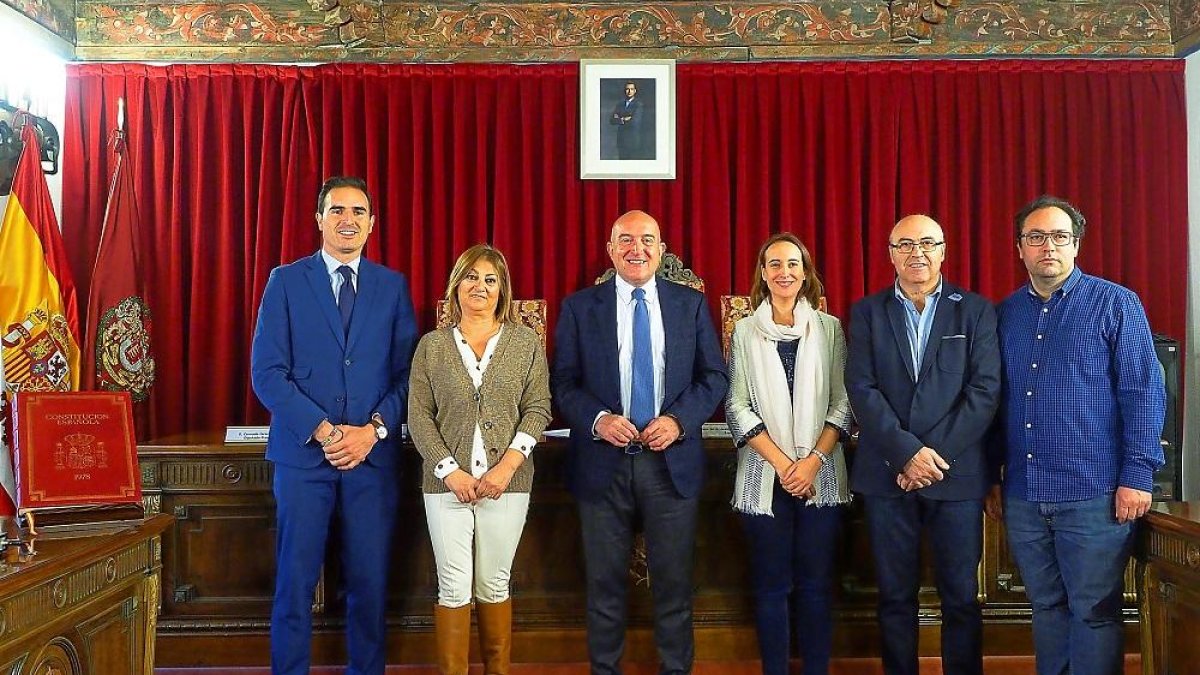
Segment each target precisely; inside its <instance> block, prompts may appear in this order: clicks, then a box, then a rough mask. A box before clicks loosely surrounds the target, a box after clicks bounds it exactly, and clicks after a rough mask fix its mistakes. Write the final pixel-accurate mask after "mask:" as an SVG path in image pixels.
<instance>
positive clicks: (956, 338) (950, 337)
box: [942, 333, 967, 340]
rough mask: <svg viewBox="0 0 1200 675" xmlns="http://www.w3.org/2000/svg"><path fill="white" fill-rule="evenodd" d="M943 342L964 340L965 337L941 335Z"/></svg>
mask: <svg viewBox="0 0 1200 675" xmlns="http://www.w3.org/2000/svg"><path fill="white" fill-rule="evenodd" d="M942 339H943V340H966V339H967V336H966V335H963V334H962V333H959V334H958V335H943V336H942Z"/></svg>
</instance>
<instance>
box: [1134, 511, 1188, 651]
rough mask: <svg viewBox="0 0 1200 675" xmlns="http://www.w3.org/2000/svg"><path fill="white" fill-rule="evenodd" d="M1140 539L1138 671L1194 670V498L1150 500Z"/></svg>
mask: <svg viewBox="0 0 1200 675" xmlns="http://www.w3.org/2000/svg"><path fill="white" fill-rule="evenodd" d="M1140 539H1141V541H1140V542H1139V543H1140V546H1139V553H1138V559H1139V561H1140V562H1141V568H1142V569H1141V599H1142V672H1143V673H1145V674H1146V675H1190V674H1191V673H1197V672H1200V640H1198V639H1197V636H1198V635H1200V502H1174V503H1169V504H1158V505H1155V507H1154V509H1153V510H1152V511H1150V513H1148V514H1146V519H1145V521H1144V523H1143V525H1142V531H1141V537H1140Z"/></svg>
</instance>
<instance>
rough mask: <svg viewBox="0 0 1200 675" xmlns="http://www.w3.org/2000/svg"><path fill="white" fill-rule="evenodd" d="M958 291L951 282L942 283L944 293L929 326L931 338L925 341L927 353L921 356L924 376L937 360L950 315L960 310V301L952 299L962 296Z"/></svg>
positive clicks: (922, 374) (939, 299)
mask: <svg viewBox="0 0 1200 675" xmlns="http://www.w3.org/2000/svg"><path fill="white" fill-rule="evenodd" d="M956 291H957V289H955V288H954V287H953V286H951V285H950V284H947V283H943V284H942V295H941V296H940V297H939V298H938V303H937V309H935V310H934V312H933V325H932V326H930V327H929V339H928V340H927V341H926V342H925V354H923V355H922V356H921V376H922V377H924V376H925V373H926V372H927V371H928V370H929V364H931V363H933V362H934V361H936V360H937V353H938V348H939V347H941V346H942V336H944V335H945V334H946V327H947V326H948V325H949V323H950V317H951V316H953V315H954V313H955V312H957V311H958V302H957V301H956V300H952V299H951V298H952V297H955V296H957V297H961V296H960V295H959V294H958V293H957V292H956Z"/></svg>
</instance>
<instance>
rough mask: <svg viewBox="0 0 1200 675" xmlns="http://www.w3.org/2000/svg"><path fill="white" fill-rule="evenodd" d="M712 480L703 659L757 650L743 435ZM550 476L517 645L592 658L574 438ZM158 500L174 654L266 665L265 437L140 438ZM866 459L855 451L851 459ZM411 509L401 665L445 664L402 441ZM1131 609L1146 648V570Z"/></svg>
mask: <svg viewBox="0 0 1200 675" xmlns="http://www.w3.org/2000/svg"><path fill="white" fill-rule="evenodd" d="M705 450H706V452H707V457H708V460H707V478H706V481H705V485H704V488H703V490H702V491H701V494H700V518H699V529H698V532H697V545H696V556H695V580H696V593H695V625H696V636H697V640H696V649H697V656H698V658H701V659H709V660H711V659H744V660H750V659H754V658H757V647H756V643H755V638H754V616H753V599H752V594H751V590H750V571H749V551H748V548H747V545H746V543H745V540H744V536H743V533H742V524H741V522H740V521H739V517H738V515H737V514H736V513H734V512H733V511H732V510H731V509H730V507H729V495H730V493H731V491H732V489H733V477H734V471H735V468H736V465H735V454H734V452H733V450H732V446H731V444H730V442H729V441H728V440H709V441H705ZM536 453H537V458H536V459H537V474H536V476H535V478H534V486H533V497H532V501H531V503H530V508H529V515H528V519H527V522H526V526H525V533H524V536H523V537H522V539H521V545H520V547H519V548H518V549H517V556H516V560H515V561H514V564H513V578H512V587H513V598H514V605H513V611H514V617H513V622H514V630H515V634H514V652H513V653H514V658H516V659H517V660H519V661H536V662H542V663H549V662H561V661H568V662H582V661H586V660H587V654H586V642H585V640H584V618H585V617H584V607H585V598H584V577H583V569H584V564H583V552H582V546H581V545H580V534H579V520H578V513H577V510H576V507H575V502H574V499H573V498H572V497H571V496H570V494H568V492H567V490H566V487H565V484H564V475H565V459H566V452H565V445H564V442H563V441H562V440H561V439H550V440H547V441H545V442H544V443H542V444H541V445H539V446H538V449H537V450H536ZM138 454H139V456H140V459H141V466H142V482H143V490H144V495H145V505H146V507H147V512H151V511H155V512H157V511H161V512H163V513H167V514H170V515H173V516H174V517H175V523H174V525H173V526H172V527H171V529H170V530H168V532H167V533H165V534H164V536H163V576H162V579H163V608H162V618H161V620H160V622H159V640H158V655H159V662H158V665H159V666H192V665H210V666H220V665H223V666H235V665H265V664H266V663H267V659H268V650H267V645H268V629H269V626H270V609H271V597H272V592H273V588H274V578H275V557H274V553H275V503H274V499H273V497H272V492H271V469H272V467H271V463H270V462H267V461H266V459H265V458H264V448H263V446H261V445H223V444H222V443H221V441H220V439H219V437H218V436H217V435H216V434H207V435H190V436H180V437H175V438H169V439H164V440H161V441H157V442H153V443H149V444H143V445H142V446H141V447H139V449H138ZM851 459H852V457H851ZM402 465H403V475H402V486H401V494H400V511H401V520H400V525H399V528H398V531H397V533H396V539H395V541H394V544H393V549H392V550H393V553H392V560H393V563H392V578H391V580H390V583H389V586H388V628H389V631H388V657H389V663H394V664H408V663H431V662H432V661H433V658H434V654H433V640H432V639H431V636H430V632H431V631H432V609H433V604H434V602H435V601H436V598H437V576H436V573H435V570H434V563H433V552H432V549H431V547H430V543H429V533H428V531H427V529H426V523H425V511H424V507H423V504H422V501H421V494H420V481H419V478H418V477H419V472H420V471H421V465H420V457H419V455H418V454H417V452H416V450H415V449H413V448H412V447H411V446H407V447H406V449H405V451H404V452H403V453H402ZM838 554H839V573H838V575H839V576H838V584H837V588H836V591H835V592H836V595H837V598H836V605H835V606H836V612H837V616H836V618H835V630H834V653H835V655H836V656H845V657H863V656H873V655H878V653H879V636H878V623H877V621H876V619H875V604H876V599H877V593H876V589H875V570H874V559H873V556H872V555H871V548H870V544H869V541H868V537H867V528H866V523H865V520H864V515H863V508H862V502H861V500H860V501H856V502H854V503H852V504H851V505H850V507H849V508H847V510H846V519H845V527H844V536H843V537H842V538H841V540H840V541H839V542H838ZM644 571H645V566H644V561H642V562H641V563H640V564H638V563H635V564H634V565H633V568H632V569H631V575H630V595H629V598H630V615H629V616H630V621H629V625H630V634H629V638H628V640H627V647H626V654H627V657H628V658H629V659H630V660H631V661H640V662H652V661H653V660H654V658H655V649H654V644H653V637H652V629H651V626H652V618H651V617H652V613H651V607H652V605H651V598H650V592H649V588H648V586H647V585H646V583H645V582H644V579H641V577H642V575H644ZM1129 579H1130V585H1129V586H1128V587H1127V590H1128V591H1129V593H1128V594H1127V606H1126V610H1125V612H1126V613H1125V618H1126V635H1127V638H1128V639H1127V641H1126V645H1127V648H1128V649H1129V650H1131V651H1136V650H1137V645H1138V641H1137V640H1138V633H1137V608H1136V604H1135V597H1136V596H1135V586H1134V585H1133V584H1132V580H1133V577H1132V574H1131V575H1130V577H1129ZM339 586H340V571H339V563H338V560H337V556H336V554H335V552H334V551H331V555H330V556H329V558H328V562H327V564H326V568H325V574H324V575H323V577H322V579H321V581H320V582H319V584H318V588H317V594H316V595H317V597H316V598H315V599H314V609H315V611H314V615H313V625H314V636H313V652H314V653H313V663H314V664H332V665H337V664H341V663H345V661H344V658H345V657H344V647H343V627H344V619H343V617H344V611H345V606H344V605H345V602H344V599H343V598H342V597H341V596H340V595H339V590H338V589H339ZM919 599H920V615H919V616H920V622H921V640H922V642H921V650H922V654H923V655H926V656H936V655H937V654H938V642H939V638H940V635H939V631H940V623H941V607H940V605H939V603H938V600H937V594H936V592H935V590H934V584H933V573H932V569H931V566H930V565H928V564H926V566H925V569H924V570H923V576H922V583H921V592H920V596H919ZM980 602H981V603H982V605H983V615H984V637H985V643H984V644H985V651H986V653H987V654H991V655H1028V654H1032V653H1033V646H1032V633H1031V630H1030V625H1029V621H1030V616H1031V611H1030V607H1029V601H1028V599H1027V598H1026V597H1025V588H1024V585H1023V582H1022V581H1021V578H1020V574H1019V573H1018V572H1017V570H1016V566H1015V565H1014V564H1013V562H1012V559H1011V556H1010V555H1009V553H1008V545H1007V542H1006V541H1005V537H1004V534H1003V528H1002V527H1001V526H1000V525H999V524H997V523H994V522H992V521H990V520H987V521H986V523H985V525H984V553H983V564H982V565H981V566H980Z"/></svg>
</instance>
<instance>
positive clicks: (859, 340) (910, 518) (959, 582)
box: [846, 215, 1000, 675]
mask: <svg viewBox="0 0 1200 675" xmlns="http://www.w3.org/2000/svg"><path fill="white" fill-rule="evenodd" d="M889 239H890V240H889V242H888V246H889V247H890V249H891V252H890V255H891V260H892V264H893V265H894V266H895V267H896V283H895V284H894V285H893V286H890V287H888V288H887V289H884V290H883V291H881V292H879V293H876V294H875V295H871V296H868V297H866V298H864V299H862V300H861V301H859V302H857V303H855V305H854V307H853V308H852V309H851V310H850V344H849V356H848V362H847V365H846V390H847V392H848V393H849V395H850V404H851V406H852V407H853V408H854V415H855V418H856V419H857V420H858V425H859V428H860V430H861V431H860V433H859V439H858V450H857V452H856V454H855V457H854V469H853V472H852V474H851V481H850V486H851V488H852V489H853V490H854V491H856V492H859V493H861V494H862V495H863V496H864V501H865V502H866V514H867V524H868V527H869V531H870V537H871V545H872V548H873V549H874V552H875V568H876V574H877V576H878V584H879V624H880V631H881V633H882V637H883V666H884V671H885V672H886V673H888V675H916V674H917V671H918V665H917V590H918V587H919V584H920V578H919V577H920V569H921V567H920V543H921V531H922V529H925V530H926V531H927V533H928V535H929V540H930V550H931V551H932V554H933V566H934V572H935V575H936V579H937V587H938V595H939V597H940V599H941V605H942V669H943V671H944V672H945V673H947V675H967V674H969V675H979V674H981V673H982V672H983V652H982V622H981V617H980V610H979V604H978V602H977V600H976V598H975V596H976V593H977V591H978V582H977V580H976V570H977V567H978V565H979V558H980V555H981V553H982V550H983V498H984V495H985V494H986V492H987V490H988V482H989V475H988V471H987V467H986V463H985V453H984V436H985V434H986V432H987V429H988V425H989V424H990V423H991V421H992V417H993V415H994V414H995V412H996V407H997V405H998V403H999V397H1000V351H999V347H998V345H997V340H996V313H995V311H994V310H993V308H992V304H991V303H990V302H988V301H987V300H986V299H984V298H983V297H981V296H979V295H976V294H975V293H970V292H968V291H965V290H963V289H962V288H959V287H957V286H954V285H952V284H950V283H949V282H946V281H944V280H943V279H942V275H941V266H942V261H943V260H944V259H945V255H946V242H945V236H944V235H943V234H942V228H941V227H940V226H939V225H938V224H937V222H935V221H934V220H933V219H932V218H929V217H928V216H921V215H915V216H908V217H906V218H903V219H901V220H900V222H898V223H896V227H895V228H894V229H893V230H892V234H891V237H890V238H889Z"/></svg>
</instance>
